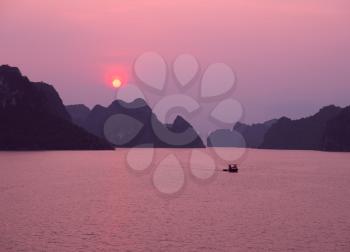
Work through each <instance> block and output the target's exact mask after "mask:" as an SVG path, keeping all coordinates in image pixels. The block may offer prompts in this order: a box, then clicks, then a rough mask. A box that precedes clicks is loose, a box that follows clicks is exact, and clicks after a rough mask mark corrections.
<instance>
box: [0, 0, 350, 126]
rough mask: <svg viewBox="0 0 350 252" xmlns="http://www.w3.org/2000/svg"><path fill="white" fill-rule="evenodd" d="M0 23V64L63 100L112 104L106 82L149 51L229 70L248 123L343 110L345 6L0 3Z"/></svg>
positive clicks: (349, 70) (275, 1) (320, 0)
mask: <svg viewBox="0 0 350 252" xmlns="http://www.w3.org/2000/svg"><path fill="white" fill-rule="evenodd" d="M62 2H64V3H63V4H62ZM0 21H1V25H0V64H10V65H13V66H18V67H20V69H21V70H22V73H24V74H25V75H27V76H28V77H29V78H30V79H32V80H34V81H40V80H42V81H45V82H48V83H50V84H53V85H54V86H55V88H56V89H57V90H58V91H59V93H60V95H61V97H62V99H63V101H64V102H65V103H66V104H72V103H85V104H87V105H88V106H92V105H94V104H96V103H100V104H103V105H107V104H109V103H110V102H111V99H112V97H113V90H112V88H111V87H110V86H108V84H107V83H106V77H105V76H106V75H108V74H110V72H111V71H112V72H113V71H116V72H118V73H119V72H123V73H129V74H128V75H129V76H128V79H129V80H132V76H131V75H130V72H131V67H132V64H133V62H134V60H135V58H136V57H137V56H138V55H140V54H141V53H143V52H145V51H156V52H158V53H160V54H161V55H163V56H164V58H165V59H166V60H167V61H168V62H169V63H171V62H172V61H173V60H174V59H175V57H176V56H177V55H178V54H181V53H190V54H192V55H194V56H196V57H197V59H198V60H199V63H200V65H201V69H204V68H205V67H206V66H208V64H210V63H215V62H224V63H226V64H228V65H230V66H231V67H232V68H233V69H234V70H235V73H236V75H237V78H238V83H237V87H236V91H235V92H234V94H233V97H235V98H237V99H238V100H239V101H240V102H241V103H242V105H243V107H244V111H245V114H244V119H245V121H247V122H255V121H263V120H266V119H271V118H274V117H279V116H281V115H287V116H289V117H292V118H296V117H301V116H304V115H309V114H311V113H314V112H316V111H317V110H318V109H319V108H320V107H321V106H324V105H328V104H331V103H334V104H337V105H341V106H345V105H350V99H349V96H350V64H349V59H350V32H349V29H350V28H349V27H350V3H349V1H348V0H344V1H341V0H304V1H303V0H284V1H281V0H264V1H262V0H250V1H247V0H236V1H234V0H226V1H224V0H216V1H199V0H198V1H195V0H180V1H172V2H171V1H162V0H159V1H151V0H149V1H146V0H134V1H129V0H119V1H116V0H115V1H112V0H106V1H84V0H72V1H54V0H52V1H43V0H1V2H0Z"/></svg>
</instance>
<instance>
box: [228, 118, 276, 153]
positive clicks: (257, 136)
mask: <svg viewBox="0 0 350 252" xmlns="http://www.w3.org/2000/svg"><path fill="white" fill-rule="evenodd" d="M276 122H277V119H273V120H269V121H266V122H264V123H255V124H252V125H248V124H244V123H240V122H238V123H236V125H235V126H234V130H236V131H238V132H239V133H241V134H242V136H243V137H244V139H245V141H246V144H247V147H249V148H259V147H260V146H261V144H262V143H263V142H264V138H265V134H266V132H267V131H268V130H269V129H270V128H271V126H272V125H273V124H274V123H276Z"/></svg>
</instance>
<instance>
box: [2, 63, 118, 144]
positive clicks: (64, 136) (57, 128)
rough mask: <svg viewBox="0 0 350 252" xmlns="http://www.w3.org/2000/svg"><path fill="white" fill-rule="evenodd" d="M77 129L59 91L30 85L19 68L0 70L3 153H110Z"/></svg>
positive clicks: (34, 83) (42, 85) (40, 83)
mask: <svg viewBox="0 0 350 252" xmlns="http://www.w3.org/2000/svg"><path fill="white" fill-rule="evenodd" d="M111 148H112V147H111V145H110V144H109V143H108V142H107V141H105V140H103V139H99V138H98V137H96V136H94V135H92V134H90V133H88V132H86V131H85V130H84V129H82V128H80V127H78V126H76V125H74V124H73V123H72V122H71V117H70V115H69V114H68V112H67V111H66V109H65V107H64V105H63V103H62V100H61V98H60V97H59V95H58V93H57V92H56V90H55V89H54V88H53V87H52V86H51V85H49V84H46V83H43V82H31V81H30V80H29V79H28V78H27V77H25V76H22V74H21V72H20V71H19V69H18V68H16V67H11V66H8V65H2V66H0V149H1V150H75V149H111Z"/></svg>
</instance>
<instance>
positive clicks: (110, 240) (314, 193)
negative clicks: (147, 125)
mask: <svg viewBox="0 0 350 252" xmlns="http://www.w3.org/2000/svg"><path fill="white" fill-rule="evenodd" d="M145 151H146V150H145ZM169 151H170V150H159V151H158V152H157V157H156V161H157V160H160V159H161V157H162V156H164V155H166V153H168V152H169ZM173 151H174V150H173ZM174 152H175V154H176V155H178V156H179V157H180V158H181V159H182V161H183V162H186V155H187V152H188V150H176V151H174ZM126 153H127V150H117V151H114V152H113V151H106V152H16V153H12V152H3V153H0V166H1V167H0V251H125V250H130V251H196V250H200V251H206V250H207V251H210V250H219V251H287V250H290V251H350V155H349V154H341V153H321V152H308V151H266V150H259V151H258V150H249V151H248V154H247V155H246V156H245V160H244V162H243V163H242V164H241V170H240V173H238V174H228V173H223V172H216V174H215V176H214V178H213V179H210V180H209V181H207V182H203V181H200V180H198V179H195V178H194V177H193V176H192V177H191V174H190V173H189V172H185V175H186V177H185V188H184V189H183V190H182V191H181V192H180V193H179V194H177V195H176V196H173V197H164V196H162V195H161V194H160V193H159V192H158V191H157V190H156V188H155V187H154V186H153V184H152V176H151V175H152V172H153V171H152V168H153V167H152V168H151V169H149V171H146V172H144V173H136V172H133V171H131V170H130V169H129V168H127V167H126V165H125V156H126Z"/></svg>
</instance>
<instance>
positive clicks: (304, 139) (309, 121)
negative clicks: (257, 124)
mask: <svg viewBox="0 0 350 252" xmlns="http://www.w3.org/2000/svg"><path fill="white" fill-rule="evenodd" d="M341 111H342V109H341V108H340V107H336V106H334V105H330V106H327V107H324V108H322V109H321V110H320V111H319V112H318V113H316V114H315V115H313V116H310V117H305V118H302V119H298V120H291V119H289V118H287V117H282V118H281V119H279V120H278V121H277V122H276V123H274V124H273V125H272V126H271V128H270V129H269V130H268V131H267V132H266V134H265V138H264V142H263V144H262V145H261V148H265V149H293V150H329V149H331V147H330V146H335V145H336V138H331V136H332V135H334V128H337V127H346V126H345V125H344V126H340V125H339V124H340V123H341V121H342V120H341V119H338V120H336V119H335V118H337V116H338V115H339V113H340V112H341ZM333 119H335V120H336V121H334V124H332V123H331V122H332V121H333ZM327 127H328V130H327V132H328V133H327V134H328V135H327V134H326V129H327ZM332 132H333V133H332ZM325 134H326V138H327V144H325V143H324V141H325ZM332 141H333V144H331V142H332ZM334 148H335V147H334Z"/></svg>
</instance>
